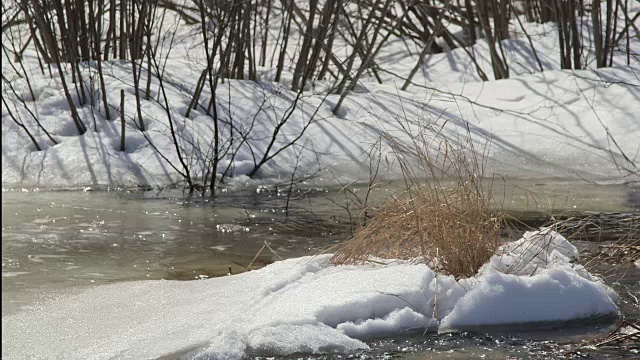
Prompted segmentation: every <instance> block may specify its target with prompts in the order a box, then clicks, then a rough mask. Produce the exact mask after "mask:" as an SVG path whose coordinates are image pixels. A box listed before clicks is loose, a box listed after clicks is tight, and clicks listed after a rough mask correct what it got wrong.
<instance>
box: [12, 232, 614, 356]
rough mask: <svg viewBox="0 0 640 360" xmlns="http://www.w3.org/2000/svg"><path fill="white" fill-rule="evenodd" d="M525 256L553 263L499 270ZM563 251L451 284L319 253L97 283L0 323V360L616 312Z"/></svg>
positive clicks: (398, 265)
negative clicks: (199, 276)
mask: <svg viewBox="0 0 640 360" xmlns="http://www.w3.org/2000/svg"><path fill="white" fill-rule="evenodd" d="M516 244H517V246H516ZM534 248H535V249H538V250H539V251H542V252H544V254H541V257H540V258H548V259H549V258H552V259H553V261H545V262H542V261H538V262H537V263H536V264H537V269H536V270H535V271H528V272H526V273H520V274H515V273H514V272H513V271H510V270H509V269H510V267H509V264H513V263H514V262H513V257H514V256H516V254H517V253H518V252H520V253H521V254H526V255H529V254H531V251H532V249H534ZM521 249H527V250H526V251H523V250H521ZM574 249H575V248H573V246H572V245H571V244H570V243H568V242H567V241H566V240H565V239H564V238H563V237H562V236H561V235H560V234H557V233H555V232H553V231H552V230H551V229H542V230H540V231H539V232H531V233H528V234H527V235H526V236H525V237H523V238H522V239H520V240H519V241H518V242H516V243H512V244H506V245H505V246H504V247H503V248H502V249H501V251H500V252H499V253H497V254H496V255H495V256H494V258H493V259H491V261H490V262H489V263H487V265H486V266H485V267H483V268H482V269H481V271H480V272H479V273H478V275H476V276H475V277H472V278H466V279H459V280H456V279H454V278H453V277H452V276H446V275H442V274H436V273H435V272H434V271H432V270H431V269H430V268H429V267H427V266H426V265H424V264H416V263H409V262H406V261H389V262H388V263H387V264H386V265H385V264H377V263H376V264H370V265H340V266H335V265H332V264H330V262H329V258H330V255H319V256H315V257H303V258H297V259H288V260H283V261H279V262H276V263H274V264H271V265H269V266H267V267H265V268H262V269H260V270H256V271H251V272H248V273H243V274H239V275H233V276H226V277H221V278H214V279H207V280H199V281H190V282H178V281H139V282H125V283H118V284H113V285H106V286H99V287H96V288H93V289H90V290H87V291H85V292H83V293H80V294H77V295H71V296H66V297H62V298H59V299H56V300H52V301H50V302H47V303H42V304H39V305H37V306H35V307H34V308H32V309H29V310H25V311H22V312H21V313H18V314H15V315H12V316H8V317H4V318H3V319H2V330H3V335H4V336H3V339H2V357H3V358H4V359H22V358H41V359H45V358H65V359H86V358H92V359H107V358H114V357H117V358H124V359H134V358H156V357H160V356H166V355H170V356H177V355H182V356H185V357H186V358H194V359H198V358H221V359H223V358H225V359H238V358H242V357H243V356H246V355H287V354H292V353H297V352H306V353H331V352H351V351H354V350H356V349H367V348H368V345H367V343H366V342H365V341H366V340H367V339H370V338H372V337H379V336H391V335H394V334H398V333H401V332H404V331H411V330H422V331H424V330H432V331H435V330H438V331H450V330H454V329H465V328H473V327H474V326H479V325H497V324H514V323H529V322H540V321H565V320H571V319H584V318H589V317H593V316H603V315H615V314H616V313H617V307H616V301H617V296H616V294H615V293H614V292H613V291H612V290H611V289H610V288H609V287H608V286H606V285H605V284H604V283H603V282H602V281H601V280H600V279H598V278H597V277H595V276H593V275H591V274H589V273H588V272H586V271H585V270H584V268H582V267H581V266H579V265H574V264H571V262H570V260H571V259H572V258H574V257H575V253H574ZM538 250H536V251H538ZM500 259H505V260H508V261H509V262H508V263H507V264H503V263H502V262H501V261H500ZM504 269H507V271H506V272H504Z"/></svg>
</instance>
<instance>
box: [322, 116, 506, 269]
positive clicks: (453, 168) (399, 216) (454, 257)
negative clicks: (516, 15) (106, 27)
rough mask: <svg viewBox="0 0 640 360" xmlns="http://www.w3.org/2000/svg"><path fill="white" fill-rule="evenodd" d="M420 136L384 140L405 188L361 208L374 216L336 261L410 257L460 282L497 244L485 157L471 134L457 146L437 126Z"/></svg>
mask: <svg viewBox="0 0 640 360" xmlns="http://www.w3.org/2000/svg"><path fill="white" fill-rule="evenodd" d="M420 133H421V134H422V135H420V136H417V137H414V138H413V139H414V140H413V142H412V144H410V145H408V146H407V145H402V144H399V143H397V142H395V141H394V140H393V139H387V142H388V143H389V145H390V146H391V148H392V149H393V153H394V155H395V158H396V160H397V161H398V164H399V165H400V168H401V169H402V172H403V175H404V181H405V188H404V189H403V191H402V193H400V194H399V195H397V196H391V197H390V198H389V199H388V200H386V201H384V202H383V203H382V204H381V205H379V206H376V207H371V208H368V209H367V210H366V211H367V212H368V213H370V214H372V218H371V219H369V220H368V221H367V222H366V225H363V226H360V227H359V228H358V229H356V231H355V233H354V235H353V236H352V238H350V239H349V240H347V241H346V242H344V243H342V244H340V245H338V246H337V247H336V248H334V249H333V251H334V256H333V258H332V260H333V262H334V263H336V264H354V263H363V262H367V261H370V260H372V259H373V258H387V259H408V260H413V261H423V262H425V263H427V264H429V265H430V266H432V267H434V268H436V269H437V270H439V271H442V272H444V273H447V274H451V275H454V276H455V277H458V278H460V277H468V276H473V275H474V274H476V273H477V271H478V269H479V268H480V267H481V266H482V265H483V264H484V263H486V262H487V261H488V260H489V258H490V257H491V256H492V255H493V254H494V253H495V251H496V250H497V248H498V247H499V246H500V244H501V239H500V224H501V222H502V221H501V220H502V215H501V214H500V213H497V214H496V213H493V212H492V210H491V201H492V196H491V187H490V186H483V181H484V176H483V175H484V164H485V161H484V160H485V159H486V157H485V155H486V152H485V151H478V149H476V148H475V146H474V144H473V141H472V139H471V136H470V131H469V130H467V134H466V137H465V138H464V139H462V140H461V141H457V140H452V138H451V136H450V134H449V135H448V136H444V135H443V132H442V127H441V128H440V129H439V130H438V129H436V131H427V132H420ZM485 150H486V148H485Z"/></svg>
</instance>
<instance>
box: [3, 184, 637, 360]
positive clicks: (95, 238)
mask: <svg viewBox="0 0 640 360" xmlns="http://www.w3.org/2000/svg"><path fill="white" fill-rule="evenodd" d="M397 189H398V185H397V184H394V183H390V184H386V185H385V186H383V187H380V188H379V190H377V192H376V193H374V194H373V199H379V198H382V197H384V196H386V195H387V194H389V193H391V192H393V191H396V190H397ZM494 189H495V195H496V203H497V204H499V205H498V206H499V207H501V208H502V209H505V210H507V211H508V212H509V213H510V214H512V215H514V216H516V217H518V218H521V219H524V220H526V221H527V222H529V223H532V224H534V223H536V221H538V222H539V221H541V219H544V218H546V217H547V215H548V214H549V213H551V212H554V213H567V212H572V213H574V212H577V213H581V212H583V211H585V210H591V211H605V212H610V211H618V212H620V211H621V212H626V213H631V214H636V215H637V214H638V211H639V210H638V207H640V201H639V200H638V196H637V194H638V193H640V190H638V189H637V188H634V187H630V186H625V185H612V186H596V185H591V184H584V183H582V184H575V183H563V182H558V181H552V180H550V181H548V182H537V183H529V182H515V183H511V184H508V185H499V186H496V185H495V184H494ZM354 191H355V194H356V195H358V196H360V197H361V198H362V197H364V195H365V193H366V189H364V188H362V187H355V188H354ZM286 195H287V194H286V192H282V191H278V190H275V189H271V188H263V189H258V190H256V189H255V188H245V189H243V190H236V191H230V192H225V193H224V194H222V195H221V196H219V197H218V198H217V199H210V198H206V197H199V196H194V197H185V196H184V195H183V194H182V193H181V192H180V191H178V190H169V191H161V192H157V191H47V190H43V189H41V190H39V191H36V189H28V190H24V191H23V190H22V189H3V194H2V226H3V228H2V312H3V316H7V315H10V314H13V313H16V312H18V311H20V310H21V309H23V308H26V307H29V306H32V305H34V304H36V303H38V302H41V301H46V300H47V299H50V298H53V297H57V296H60V295H62V294H67V293H71V292H78V291H82V290H83V289H86V288H88V287H91V286H96V285H100V284H106V283H111V282H118V281H130V280H143V279H177V280H194V279H198V278H205V277H212V276H221V275H226V274H227V273H229V272H231V273H239V272H242V271H245V270H246V269H247V268H248V267H249V265H251V268H257V267H261V266H264V265H266V264H268V263H270V262H273V261H275V260H278V259H280V258H291V257H297V256H302V255H308V254H310V253H315V252H318V251H320V250H321V249H323V248H326V247H327V246H330V245H332V244H335V243H337V242H339V241H342V240H344V239H345V238H347V237H348V236H349V234H350V233H351V220H352V219H353V218H354V217H355V216H357V214H358V211H357V206H356V203H357V201H354V199H353V196H352V195H348V194H346V193H345V192H344V191H342V192H341V191H339V189H314V188H311V187H308V188H305V189H301V190H298V191H296V192H295V193H294V194H293V197H292V200H291V202H290V205H289V212H288V214H287V213H286V212H285V206H286V198H287V196H286ZM605 222H606V221H605ZM613 227H614V228H615V227H616V226H615V224H613ZM265 243H266V244H268V246H265ZM581 246H583V247H585V248H586V247H588V246H590V245H589V243H584V244H583V245H581ZM256 255H257V256H256ZM602 266H605V267H606V264H604V265H602ZM602 270H603V272H604V271H613V275H614V276H611V279H612V280H611V281H612V282H613V281H614V280H615V281H616V283H615V284H614V287H616V290H617V291H618V292H619V293H620V294H621V296H622V299H621V308H622V309H623V312H625V315H626V316H627V317H628V318H630V319H632V320H633V319H635V321H638V320H639V319H640V316H638V313H639V311H638V309H637V303H634V302H633V299H632V296H627V295H626V293H627V292H628V293H629V294H632V295H633V294H636V295H637V294H640V287H639V285H638V284H639V282H640V274H639V270H638V269H637V268H635V267H633V265H631V266H630V267H627V268H625V267H624V266H622V267H620V266H618V267H617V268H616V269H614V270H612V269H602ZM565 325H566V324H565ZM565 325H563V326H560V327H558V326H557V325H551V327H552V328H553V326H556V328H555V329H552V331H549V329H546V330H545V331H538V332H536V331H534V330H532V329H529V331H527V332H525V333H517V332H515V331H508V332H507V333H504V332H503V333H501V332H500V331H495V330H494V331H492V332H491V333H490V334H482V333H458V334H452V335H437V334H428V335H427V336H424V335H423V334H398V335H397V336H395V337H392V338H386V339H372V340H371V341H370V342H371V344H372V348H373V350H372V351H370V352H366V353H362V354H360V356H362V357H365V358H366V357H373V358H387V357H393V358H397V357H401V358H405V357H407V358H412V359H431V358H468V357H477V358H504V357H506V356H516V357H525V358H526V357H533V358H544V357H545V354H547V352H552V353H553V354H560V353H561V352H563V351H566V349H568V348H571V347H572V346H575V345H576V344H577V343H579V342H580V341H581V340H584V339H589V338H594V339H595V338H597V337H602V335H603V334H605V333H606V332H607V331H608V330H609V328H610V326H611V322H610V321H608V322H607V321H605V322H602V321H600V322H596V323H592V324H578V325H575V324H574V325H572V327H571V330H570V331H567V329H566V326H565ZM522 344H524V345H525V350H522V349H520V348H521V347H522V346H521V345H522ZM522 351H524V352H522ZM519 354H520V355H519ZM598 354H600V355H602V357H606V356H605V355H606V352H602V351H601V352H599V353H598ZM614 354H615V352H614ZM617 355H624V353H618V354H617ZM592 356H593V355H592Z"/></svg>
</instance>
